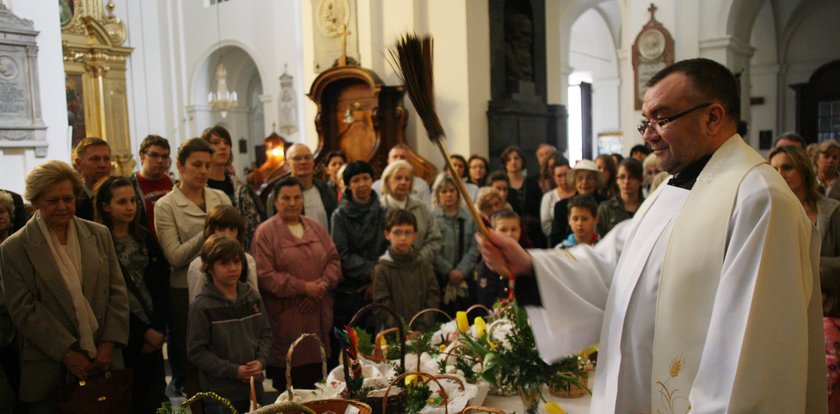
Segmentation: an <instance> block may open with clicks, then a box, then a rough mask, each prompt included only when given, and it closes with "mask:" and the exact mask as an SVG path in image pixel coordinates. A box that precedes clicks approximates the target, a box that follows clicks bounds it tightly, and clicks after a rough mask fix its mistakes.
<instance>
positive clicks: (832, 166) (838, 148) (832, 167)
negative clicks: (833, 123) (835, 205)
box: [814, 140, 840, 200]
mask: <svg viewBox="0 0 840 414" xmlns="http://www.w3.org/2000/svg"><path fill="white" fill-rule="evenodd" d="M814 165H816V166H817V185H818V186H819V190H820V191H821V192H822V193H823V195H825V196H826V197H828V198H833V199H835V200H840V180H838V179H837V173H838V168H840V144H838V143H837V141H834V140H828V141H825V142H823V143H822V144H820V146H819V147H817V154H816V156H814Z"/></svg>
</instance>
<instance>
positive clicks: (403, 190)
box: [380, 160, 443, 263]
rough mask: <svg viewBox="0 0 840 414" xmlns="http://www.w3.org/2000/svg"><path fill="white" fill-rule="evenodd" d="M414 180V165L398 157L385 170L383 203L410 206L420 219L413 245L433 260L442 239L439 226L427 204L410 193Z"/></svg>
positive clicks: (426, 257) (427, 258)
mask: <svg viewBox="0 0 840 414" xmlns="http://www.w3.org/2000/svg"><path fill="white" fill-rule="evenodd" d="M413 182H414V167H412V166H411V164H409V163H408V161H405V160H397V161H394V162H392V163H390V164H388V166H387V167H385V171H384V172H382V194H383V195H382V199H381V200H380V202H381V203H382V207H384V208H386V209H392V208H398V209H402V210H408V211H409V212H410V213H411V214H414V218H416V219H417V237H416V238H415V239H414V248H415V249H417V253H418V254H419V255H420V257H421V258H423V259H425V260H428V261H429V263H434V258H435V254H437V252H438V250H440V247H441V245H442V244H443V240H442V238H441V235H440V228H439V227H438V225H437V221H435V218H434V217H433V216H432V212H431V211H430V210H429V208H428V207H426V205H425V204H423V203H422V202H420V201H418V200H417V199H415V198H413V197H411V196H410V194H411V186H412V183H413Z"/></svg>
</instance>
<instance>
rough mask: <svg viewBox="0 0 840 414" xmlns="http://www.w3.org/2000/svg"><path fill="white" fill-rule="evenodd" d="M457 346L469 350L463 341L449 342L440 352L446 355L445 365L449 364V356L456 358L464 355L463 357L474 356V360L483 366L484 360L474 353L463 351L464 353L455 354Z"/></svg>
mask: <svg viewBox="0 0 840 414" xmlns="http://www.w3.org/2000/svg"><path fill="white" fill-rule="evenodd" d="M459 348H463V349H466V350H468V351H469V348H467V346H466V345H464V344H463V343H461V342H453V343H451V344H449V346H447V347H446V349H445V350H444V351H443V352H441V354H442V355H446V364H447V365H448V364H449V358H456V359H457V358H459V357H460V356H464V357H466V356H471V357H473V358H474V360H475V362H478V364H479V365H481V367H484V361H483V360H482V359H481V358H478V357H476V356H475V355H471V354H467V353H465V354H463V355H460V356H459V355H458V354H456V353H455V351H456V350H457V349H459Z"/></svg>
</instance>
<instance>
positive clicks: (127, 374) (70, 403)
mask: <svg viewBox="0 0 840 414" xmlns="http://www.w3.org/2000/svg"><path fill="white" fill-rule="evenodd" d="M133 376H134V375H133V373H132V371H131V368H125V369H119V370H114V371H110V370H109V371H105V372H103V373H102V374H100V375H96V376H92V377H88V378H86V379H84V380H79V381H74V382H72V383H70V384H67V385H65V386H64V387H62V388H61V389H60V390H59V391H58V395H57V396H56V401H57V402H58V407H59V412H61V413H62V414H90V413H123V412H130V411H131V383H132V380H133Z"/></svg>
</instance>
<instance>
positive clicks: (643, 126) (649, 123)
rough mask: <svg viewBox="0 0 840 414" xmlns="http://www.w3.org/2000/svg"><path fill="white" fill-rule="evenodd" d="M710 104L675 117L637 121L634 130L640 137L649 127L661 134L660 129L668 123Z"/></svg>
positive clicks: (698, 106) (699, 106)
mask: <svg viewBox="0 0 840 414" xmlns="http://www.w3.org/2000/svg"><path fill="white" fill-rule="evenodd" d="M711 104H712V102H709V103H704V104H700V105H697V106H695V107H693V108H691V109H688V110H685V111H682V112H680V113H678V114H676V115H671V116H667V117H665V118H658V119H642V120H641V121H639V125H636V130H637V131H639V134H641V135H644V134H645V132H646V131H647V129H648V128H651V127H652V128H653V129H654V131H656V132H657V133H659V132H662V128H663V127H665V125H668V124H669V123H671V122H674V121H676V120H677V119H680V118H682V117H683V116H685V115H688V114H690V113H692V112H694V111H696V110H698V109H702V108H706V107H708V106H709V105H711Z"/></svg>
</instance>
